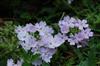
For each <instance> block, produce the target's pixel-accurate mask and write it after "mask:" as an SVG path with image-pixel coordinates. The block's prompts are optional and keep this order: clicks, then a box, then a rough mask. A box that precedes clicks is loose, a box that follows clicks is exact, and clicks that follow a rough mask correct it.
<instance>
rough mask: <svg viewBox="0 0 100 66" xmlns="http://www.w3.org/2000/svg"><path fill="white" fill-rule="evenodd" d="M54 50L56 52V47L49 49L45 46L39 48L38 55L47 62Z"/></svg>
mask: <svg viewBox="0 0 100 66" xmlns="http://www.w3.org/2000/svg"><path fill="white" fill-rule="evenodd" d="M55 52H56V49H50V48H46V47H41V48H40V54H41V55H40V56H41V58H42V60H44V61H45V62H47V63H48V62H50V59H51V58H52V56H53V55H54V53H55Z"/></svg>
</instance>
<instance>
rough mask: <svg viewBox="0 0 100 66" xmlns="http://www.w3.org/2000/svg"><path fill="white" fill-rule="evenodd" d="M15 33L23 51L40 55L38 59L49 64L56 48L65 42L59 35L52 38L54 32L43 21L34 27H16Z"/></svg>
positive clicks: (30, 25)
mask: <svg viewBox="0 0 100 66" xmlns="http://www.w3.org/2000/svg"><path fill="white" fill-rule="evenodd" d="M16 33H17V37H18V39H19V40H20V45H21V46H22V47H23V48H24V49H25V51H26V52H28V51H29V50H31V51H32V52H33V54H40V58H42V60H44V61H45V62H50V59H51V58H52V55H53V54H54V53H55V52H56V47H59V46H60V45H61V44H62V43H64V41H65V40H64V39H63V36H62V35H61V34H60V33H58V34H57V35H55V36H53V35H52V34H53V33H54V30H53V29H52V28H51V27H50V26H47V25H46V22H43V21H41V22H39V23H36V24H35V25H32V24H31V23H30V24H26V26H25V27H22V26H18V27H17V28H16Z"/></svg>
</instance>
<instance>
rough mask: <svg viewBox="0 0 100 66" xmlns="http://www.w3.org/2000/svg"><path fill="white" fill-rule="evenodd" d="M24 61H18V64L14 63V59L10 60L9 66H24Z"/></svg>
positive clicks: (8, 61)
mask: <svg viewBox="0 0 100 66" xmlns="http://www.w3.org/2000/svg"><path fill="white" fill-rule="evenodd" d="M22 63H23V61H22V60H18V61H17V63H16V64H15V63H14V60H13V59H8V60H7V66H22Z"/></svg>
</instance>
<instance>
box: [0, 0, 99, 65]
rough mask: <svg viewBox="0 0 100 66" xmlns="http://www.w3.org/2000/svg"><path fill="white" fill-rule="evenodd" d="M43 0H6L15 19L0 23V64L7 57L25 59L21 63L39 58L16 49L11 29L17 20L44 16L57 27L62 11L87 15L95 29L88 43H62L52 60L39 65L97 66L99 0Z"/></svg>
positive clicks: (81, 16)
mask: <svg viewBox="0 0 100 66" xmlns="http://www.w3.org/2000/svg"><path fill="white" fill-rule="evenodd" d="M42 1H43V2H42ZM42 1H40V0H29V1H23V0H11V1H10V0H9V2H10V3H11V4H10V5H9V7H10V8H9V9H11V10H12V11H13V16H14V17H15V20H14V21H13V20H11V21H5V25H4V26H1V27H0V64H1V66H6V61H7V59H8V58H13V59H14V60H17V59H20V57H23V59H25V60H26V61H25V62H26V63H24V65H23V66H31V65H30V64H29V63H31V62H32V61H34V60H35V59H37V58H38V56H34V55H33V56H30V54H28V55H27V53H26V52H25V51H24V50H23V49H21V48H20V49H18V47H20V46H19V45H18V39H17V37H16V34H15V33H14V28H15V26H16V25H17V24H25V23H28V22H32V23H35V22H36V21H40V20H45V21H47V24H49V25H52V26H53V28H54V29H55V30H57V31H58V29H57V26H55V24H54V23H57V22H58V20H59V19H62V17H63V16H64V15H70V16H75V17H78V18H81V19H83V18H85V19H87V20H88V23H89V25H90V27H91V28H92V31H93V32H94V37H92V38H91V39H90V40H89V41H88V46H87V47H83V48H76V47H73V46H70V45H69V44H68V43H64V44H63V45H62V46H60V47H59V48H58V50H57V52H56V54H55V55H54V56H53V58H52V59H51V63H49V64H46V63H43V64H42V66H100V27H99V26H100V18H99V17H100V1H99V0H74V1H73V2H72V3H71V4H68V2H67V0H42ZM4 3H8V1H7V0H5V2H4ZM24 5H25V6H24ZM6 6H7V5H6ZM12 7H13V9H12ZM17 7H19V8H17ZM26 55H27V56H26ZM30 57H31V58H30Z"/></svg>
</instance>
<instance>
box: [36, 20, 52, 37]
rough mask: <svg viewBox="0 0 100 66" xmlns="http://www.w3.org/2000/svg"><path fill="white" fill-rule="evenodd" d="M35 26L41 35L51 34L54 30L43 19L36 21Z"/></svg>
mask: <svg viewBox="0 0 100 66" xmlns="http://www.w3.org/2000/svg"><path fill="white" fill-rule="evenodd" d="M35 28H36V30H37V31H38V32H39V35H41V36H44V35H46V34H52V33H53V32H54V30H53V29H52V28H51V27H49V26H47V24H46V23H45V22H43V21H40V22H39V23H36V24H35Z"/></svg>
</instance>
